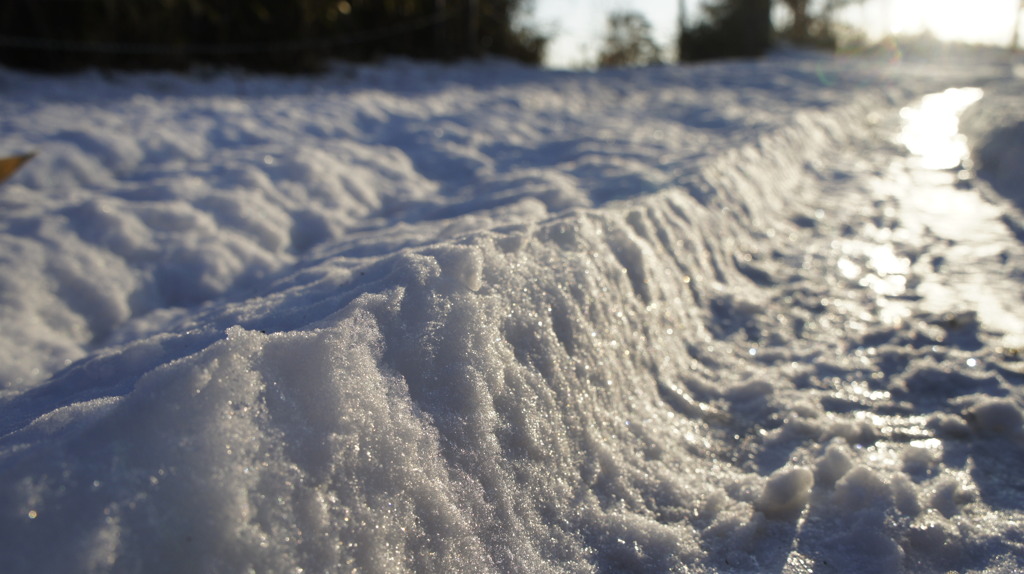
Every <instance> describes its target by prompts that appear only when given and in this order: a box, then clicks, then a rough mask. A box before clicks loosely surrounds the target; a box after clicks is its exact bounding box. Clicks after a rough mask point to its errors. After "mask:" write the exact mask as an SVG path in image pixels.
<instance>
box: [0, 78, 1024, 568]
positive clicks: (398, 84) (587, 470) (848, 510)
mask: <svg viewBox="0 0 1024 574" xmlns="http://www.w3.org/2000/svg"><path fill="white" fill-rule="evenodd" d="M924 78H925V76H924V75H923V74H922V75H921V76H913V75H910V74H908V75H906V76H904V77H901V78H893V77H891V76H890V77H887V76H886V74H885V73H884V72H883V71H880V70H877V69H875V68H874V67H873V66H868V65H866V64H865V65H862V67H859V68H856V69H855V68H852V67H851V66H850V65H849V63H842V62H840V63H836V62H829V61H826V60H817V59H808V58H803V59H800V58H797V59H784V60H778V61H771V62H767V63H761V64H754V63H734V64H727V65H716V66H706V67H698V68H692V69H676V68H663V69H652V70H639V71H622V72H609V73H602V74H564V73H563V74H560V73H552V72H538V71H532V70H526V69H521V68H518V67H514V66H511V65H507V64H498V65H493V64H492V65H487V66H483V65H463V66H456V67H451V68H449V67H440V66H430V65H411V64H406V63H401V62H398V63H393V64H389V65H388V66H384V67H380V68H372V67H367V68H345V69H339V70H337V71H336V72H335V73H333V74H331V75H328V76H326V77H320V78H289V79H284V78H252V77H233V76H230V75H221V76H216V77H213V78H209V79H206V80H195V79H188V78H181V77H175V76H167V75H141V76H117V77H115V78H113V79H100V78H99V77H94V76H90V75H82V76H76V77H72V78H59V79H54V78H37V77H29V76H24V75H19V74H15V73H13V72H3V75H2V76H0V85H2V87H3V90H4V91H5V94H6V95H5V99H4V100H3V101H2V103H0V108H2V109H3V116H2V117H3V120H0V121H2V125H3V128H4V129H3V133H4V134H5V135H4V138H3V140H2V142H0V151H24V150H25V149H33V150H37V151H38V152H39V155H38V156H37V157H36V159H35V160H33V162H32V163H30V164H28V165H27V166H26V167H25V169H24V170H23V172H22V173H20V174H19V175H18V176H16V178H14V179H13V180H11V182H8V184H6V185H5V188H4V189H3V190H2V196H0V200H2V210H3V211H2V235H0V241H2V242H3V249H2V250H0V253H2V255H0V257H2V261H0V266H2V269H3V271H2V273H0V284H2V287H0V289H2V291H0V292H2V297H3V299H2V301H3V304H2V306H0V313H2V317H3V324H4V326H5V327H4V332H3V333H2V335H0V337H2V340H3V344H2V351H0V352H2V353H3V357H2V359H0V380H2V382H3V387H2V389H3V390H2V393H3V394H2V401H3V402H2V405H0V409H2V410H0V412H2V413H3V416H2V417H0V425H2V428H0V433H2V438H0V485H2V488H0V554H2V555H3V556H5V563H6V566H5V568H6V569H7V571H9V572H30V571H146V572H159V571H167V572H182V571H195V572H207V571H209V572H247V571H256V572H300V571H307V572H333V571H337V572H345V571H354V570H359V571H373V572H396V571H418V572H451V571H464V572H488V571H504V572H547V571H567V572H596V571H601V572H610V571H642V570H646V571H680V572H682V571H696V572H700V571H750V572H761V571H789V572H810V571H830V570H837V571H844V570H845V571H887V572H897V571H901V570H907V571H918V572H920V571H946V570H949V569H961V570H984V571H993V572H998V571H1011V570H1014V569H1016V568H1020V567H1024V546H1022V545H1024V531H1022V530H1021V524H1022V522H1021V521H1020V519H1021V512H1022V511H1024V508H1022V500H1024V498H1022V496H1021V493H1020V490H1019V486H1015V480H1016V479H1015V475H1016V474H1017V473H1018V472H1019V470H1020V463H1019V459H1020V457H1019V454H1020V452H1021V447H1022V445H1024V434H1022V420H1024V419H1022V414H1021V413H1022V409H1021V404H1022V403H1021V399H1022V397H1021V391H1020V383H1021V375H1020V366H1019V363H1016V362H1015V361H1014V359H1013V357H1012V356H1011V355H1010V354H1009V351H1007V350H1006V349H1002V348H996V347H995V346H992V345H987V344H985V342H984V339H985V334H986V331H985V328H984V326H983V325H980V324H978V323H977V321H976V320H973V319H972V318H973V317H974V316H973V315H971V314H970V313H965V314H963V315H961V316H957V317H954V318H950V317H932V316H927V315H925V314H923V313H917V312H916V311H914V309H913V307H912V300H913V297H912V292H911V291H912V283H913V281H910V284H911V285H910V287H909V288H908V289H909V290H908V291H904V292H900V293H898V294H896V295H898V296H897V297H890V298H888V299H887V298H886V297H884V296H882V295H881V294H880V293H879V291H878V290H872V289H868V288H865V287H864V285H867V284H868V280H867V278H868V277H869V276H872V277H874V276H875V275H878V276H882V275H884V273H882V272H881V271H879V270H878V269H872V267H871V265H872V261H874V259H872V257H871V256H870V254H869V253H868V252H867V251H866V250H861V251H857V250H856V249H852V250H851V249H849V245H852V244H853V243H855V241H854V240H855V239H856V238H857V237H862V236H863V237H867V235H865V234H864V233H862V232H863V230H865V229H868V228H869V227H870V228H871V229H874V230H876V231H877V229H879V228H884V227H886V226H887V225H888V226H889V227H892V228H895V227H896V226H897V225H898V222H896V221H889V222H888V223H886V221H884V218H883V217H880V216H879V215H878V214H879V213H882V212H883V211H884V207H885V205H883V202H880V201H874V202H873V201H872V200H871V198H870V197H869V195H868V194H865V193H863V192H864V188H865V187H866V186H867V185H868V182H870V181H871V180H872V178H879V177H883V176H884V173H883V172H882V171H881V169H880V168H879V166H882V165H884V162H885V160H884V159H882V158H886V157H891V156H892V155H894V154H895V153H898V152H897V151H894V149H893V148H892V146H891V145H888V146H887V145H884V144H880V143H879V141H880V140H881V139H882V137H880V136H881V135H882V134H883V133H885V131H886V130H887V129H890V128H889V123H890V122H892V121H894V118H895V112H896V111H897V110H898V108H899V107H900V106H902V105H906V104H909V103H910V102H911V101H912V100H913V97H914V96H915V95H921V94H923V93H925V92H926V91H928V90H931V89H935V88H937V87H939V81H937V80H930V79H924ZM942 87H945V85H943V86H942ZM851 190H852V191H855V192H860V193H859V194H858V193H852V192H851ZM890 219H891V218H890ZM837 238H845V239H844V240H848V244H844V245H846V248H843V249H845V251H844V250H842V249H841V246H840V245H839V242H838V240H837ZM913 248H914V246H913V245H910V244H897V245H896V249H897V251H898V252H897V253H896V254H895V255H894V257H896V258H897V259H899V258H900V257H907V256H908V255H909V254H910V251H911V250H912V249H913ZM842 257H845V258H846V259H845V261H846V262H848V263H850V264H853V265H855V266H856V270H854V271H850V272H849V273H845V274H844V273H839V272H837V271H836V269H837V265H841V262H840V259H841V258H842ZM845 269H847V270H848V271H849V269H850V267H849V265H847V266H846V267H845ZM872 273H875V275H872ZM890 275H891V276H892V277H890V278H893V277H895V276H897V275H898V276H900V277H906V276H912V274H911V272H910V271H909V270H904V271H903V272H902V273H896V272H893V273H891V274H890ZM899 297H904V298H905V299H906V300H907V301H910V302H908V303H907V305H908V306H909V307H908V309H910V311H909V312H908V313H907V314H904V315H901V316H900V318H899V319H896V320H894V319H892V318H891V317H890V316H889V315H887V313H886V311H887V309H888V308H889V307H887V304H888V301H889V299H899ZM1007 453H1013V456H1007Z"/></svg>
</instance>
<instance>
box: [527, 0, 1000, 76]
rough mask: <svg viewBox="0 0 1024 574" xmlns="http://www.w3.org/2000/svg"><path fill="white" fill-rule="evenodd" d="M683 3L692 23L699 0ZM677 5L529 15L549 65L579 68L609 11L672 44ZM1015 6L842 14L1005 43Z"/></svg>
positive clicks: (981, 1)
mask: <svg viewBox="0 0 1024 574" xmlns="http://www.w3.org/2000/svg"><path fill="white" fill-rule="evenodd" d="M682 4H684V5H685V6H686V10H687V17H688V19H689V21H693V19H694V18H695V17H696V15H697V14H698V4H699V0H682ZM680 5H681V3H680V0H631V1H630V0H535V5H534V15H533V19H534V21H535V22H536V23H537V24H538V25H540V27H541V28H542V29H543V30H546V31H548V32H549V33H552V34H554V35H555V38H554V41H553V42H552V44H551V46H550V47H549V55H548V60H549V65H551V66H554V67H577V66H581V65H586V64H588V63H590V62H593V61H594V60H595V59H596V55H597V52H598V51H599V50H600V45H601V38H602V34H603V31H604V26H605V22H606V19H607V15H608V14H609V13H610V12H613V11H615V10H623V9H630V10H637V11H640V12H642V13H643V14H644V15H645V16H647V18H648V20H650V22H651V24H652V26H653V28H654V37H655V41H657V42H658V43H659V44H660V45H662V46H671V45H672V44H673V43H674V38H675V35H676V33H677V28H678V25H677V22H678V16H679V7H680ZM1018 5H1019V4H1018V0H970V1H967V0H865V1H864V2H863V3H862V4H861V5H859V6H855V7H852V8H849V9H847V10H845V11H844V12H843V18H844V19H845V20H846V21H848V22H850V23H851V24H855V25H857V26H858V27H862V28H863V29H865V30H866V31H867V33H868V34H869V36H871V37H881V36H884V35H886V34H887V33H890V32H891V33H897V34H899V33H914V32H919V31H923V30H925V29H929V30H931V31H932V32H933V33H935V35H936V36H938V37H940V38H943V39H946V40H960V41H967V42H975V43H991V44H1009V42H1010V38H1011V37H1012V34H1013V22H1014V10H1015V9H1016V8H1017V6H1018ZM964 6H969V7H970V9H969V10H964V9H963V7H964Z"/></svg>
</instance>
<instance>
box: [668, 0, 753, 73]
mask: <svg viewBox="0 0 1024 574" xmlns="http://www.w3.org/2000/svg"><path fill="white" fill-rule="evenodd" d="M702 8H703V10H704V14H705V18H703V19H702V22H701V23H700V24H698V25H697V26H696V27H694V28H690V29H683V30H680V34H679V57H680V59H682V60H706V59H710V58H728V57H750V56H759V55H761V54H764V53H765V52H767V51H768V49H769V48H771V46H772V42H773V29H772V18H771V12H772V3H771V0H717V2H716V3H713V4H704V5H702Z"/></svg>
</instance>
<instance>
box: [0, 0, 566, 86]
mask: <svg viewBox="0 0 1024 574" xmlns="http://www.w3.org/2000/svg"><path fill="white" fill-rule="evenodd" d="M529 3H530V0H288V1H281V0H147V1H146V2H139V0H0V63H3V64H7V65H11V66H16V67H26V68H33V69H48V70H60V69H73V68H79V67H82V66H100V67H115V68H186V67H188V66H190V65H193V64H196V63H205V64H216V65H232V66H243V67H246V68H252V69H268V70H278V71H309V70H315V69H318V68H320V67H322V66H323V64H324V63H325V62H326V61H327V59H329V58H346V59H355V60H367V59H373V58H378V57H382V56H388V55H403V56H409V57H414V58H433V59H456V58H461V57H475V56H479V55H481V54H483V53H490V54H496V55H501V56H506V57H511V58H515V59H518V60H522V61H526V62H530V63H539V62H540V60H541V57H542V55H543V49H544V46H545V42H546V38H545V37H543V36H542V35H540V34H538V33H536V32H534V31H532V30H530V29H528V28H526V27H524V26H522V25H521V24H520V20H519V15H520V14H521V13H522V12H523V11H525V10H527V9H529V7H530V5H529Z"/></svg>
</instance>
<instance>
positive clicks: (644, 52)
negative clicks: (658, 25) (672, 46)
mask: <svg viewBox="0 0 1024 574" xmlns="http://www.w3.org/2000/svg"><path fill="white" fill-rule="evenodd" d="M660 63H661V50H659V49H658V45H657V44H655V43H654V39H653V38H652V37H651V23H650V22H648V21H647V18H644V16H643V14H641V13H639V12H630V11H623V12H613V13H612V14H610V15H609V16H608V27H607V31H606V33H605V38H604V46H603V47H602V48H601V54H600V56H598V65H599V66H600V67H602V68H619V67H624V66H650V65H653V64H660Z"/></svg>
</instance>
